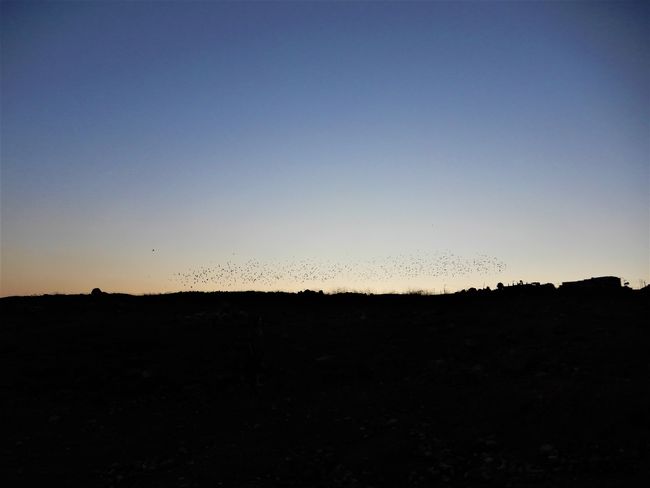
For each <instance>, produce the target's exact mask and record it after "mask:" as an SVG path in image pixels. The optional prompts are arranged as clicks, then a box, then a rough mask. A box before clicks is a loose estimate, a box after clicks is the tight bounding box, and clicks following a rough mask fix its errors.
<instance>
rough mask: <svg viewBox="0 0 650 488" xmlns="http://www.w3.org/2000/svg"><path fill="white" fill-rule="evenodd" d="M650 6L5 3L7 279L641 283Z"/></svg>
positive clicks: (645, 243) (59, 287) (33, 288)
mask: <svg viewBox="0 0 650 488" xmlns="http://www.w3.org/2000/svg"><path fill="white" fill-rule="evenodd" d="M648 18H649V17H648V8H647V7H645V6H644V5H643V3H634V2H611V3H610V2H594V3H592V2H576V3H560V2H532V3H531V2H520V3H514V2H512V3H511V2H480V3H479V2H462V3H445V2H412V3H411V2H394V3H392V2H381V3H378V2H358V3H354V2H317V3H308V2H265V3H258V2H250V3H234V2H233V3H230V2H229V3H219V2H136V3H123V2H105V3H101V2H97V3H95V2H93V3H90V2H87V3H86V2H83V3H82V2H79V3H76V2H49V3H39V2H31V3H12V2H3V3H2V21H1V22H2V26H1V27H2V87H1V88H2V93H1V97H2V98H1V103H2V127H1V136H2V147H1V156H2V168H1V169H2V173H1V176H2V181H1V184H2V234H1V241H2V290H1V293H2V294H3V295H12V294H30V293H51V292H65V293H74V292H87V291H88V290H89V289H90V288H92V287H95V286H99V287H101V288H102V289H106V290H108V291H125V292H132V293H146V292H162V291H173V290H178V289H185V287H186V284H184V283H182V282H179V281H178V280H177V279H176V278H175V276H176V274H177V273H191V272H192V270H196V269H198V268H200V267H202V266H219V265H222V264H223V263H225V262H226V261H227V260H232V259H240V260H247V259H258V260H264V261H270V260H275V261H278V262H283V263H288V262H290V261H291V260H293V259H297V258H305V259H312V260H318V261H319V262H321V261H324V260H328V262H333V261H334V262H346V263H348V262H349V263H355V262H360V260H361V261H363V260H367V259H371V258H372V259H375V258H376V259H378V260H380V261H381V260H384V261H386V260H389V259H391V257H393V256H397V255H413V256H417V255H421V254H427V253H440V252H451V253H454V254H455V255H458V256H461V258H462V259H464V260H472V259H475V257H476V256H478V255H489V256H491V257H495V258H497V259H498V260H499V261H500V262H503V263H506V264H507V267H506V268H505V270H500V271H499V272H494V273H489V274H488V275H485V274H476V273H465V274H462V275H461V276H453V277H452V276H450V275H442V276H441V275H437V276H433V275H431V274H429V275H427V274H426V273H424V274H423V275H422V276H419V277H415V278H412V279H411V278H409V279H406V278H404V277H398V278H394V279H391V278H382V280H380V281H373V280H365V281H364V279H363V278H362V277H361V276H360V275H361V274H360V273H357V275H356V276H355V277H354V279H351V278H350V277H349V276H348V277H347V278H346V277H343V276H339V277H337V278H335V279H332V280H329V281H323V282H315V283H307V284H305V283H297V282H295V281H294V282H292V280H291V279H289V278H286V277H285V278H282V279H281V280H279V281H278V282H276V283H275V284H274V285H272V286H271V288H279V289H301V288H304V287H305V286H306V285H310V286H312V287H320V288H324V289H335V288H340V287H350V288H356V289H373V290H377V291H381V290H408V289H412V288H430V289H441V288H442V287H443V286H444V287H445V288H450V289H454V288H462V287H466V286H482V285H483V283H485V284H490V285H491V286H494V284H496V282H497V281H503V282H509V281H512V280H517V281H518V280H519V279H523V280H524V281H551V282H555V283H558V282H561V281H564V280H570V279H580V278H584V277H589V276H597V275H603V274H613V275H616V276H622V277H624V278H626V279H628V280H630V281H631V283H632V284H633V285H635V286H636V285H638V283H639V280H649V279H650V276H649V275H650V270H649V267H650V257H649V249H650V227H649V226H650V218H649V217H650V216H649V209H650V196H649V192H650V190H649V188H650V179H649V164H650V162H649V161H650V160H649V155H650V151H649V143H648V134H649V133H650V132H649V129H650V127H649V123H650V88H649V87H650V76H649V75H650V70H649V65H648V49H649V47H648V46H650V43H649V42H648V41H649V40H650V39H649V35H648V25H649V24H648ZM152 249H155V250H156V251H155V252H152ZM364 262H365V261H364ZM382 262H383V261H382ZM221 285H223V283H221V284H220V283H218V282H211V283H209V284H205V285H201V286H202V288H201V289H218V288H220V287H223V286H225V285H223V286H221ZM233 287H234V288H237V287H239V288H250V287H251V284H250V283H244V282H242V283H239V284H235V285H233Z"/></svg>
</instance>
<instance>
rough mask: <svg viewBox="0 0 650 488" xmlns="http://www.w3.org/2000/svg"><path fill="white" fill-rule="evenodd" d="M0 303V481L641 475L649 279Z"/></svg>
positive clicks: (645, 444)
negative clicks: (598, 286)
mask: <svg viewBox="0 0 650 488" xmlns="http://www.w3.org/2000/svg"><path fill="white" fill-rule="evenodd" d="M505 291H506V290H499V291H494V292H490V293H481V292H479V293H473V294H457V295H445V296H411V295H409V296H365V295H346V294H341V295H331V296H328V295H319V294H316V293H302V294H297V295H291V294H262V293H239V294H228V293H213V294H199V293H194V294H190V293H186V294H175V295H160V296H140V297H133V296H128V295H108V294H103V295H99V296H42V297H23V298H5V299H2V300H0V311H1V314H2V325H1V326H0V359H1V362H0V395H1V400H2V401H1V403H0V405H1V409H2V410H1V412H0V413H1V415H2V424H3V425H2V431H3V432H4V433H3V434H2V435H1V436H0V443H1V446H2V450H1V452H0V456H1V459H2V461H1V462H0V464H1V465H2V468H1V469H2V471H1V474H0V478H2V479H5V480H8V483H7V482H5V483H3V485H4V486H12V487H13V486H20V485H27V484H30V485H32V486H80V487H94V486H106V487H109V486H115V487H122V486H124V487H167V486H174V487H191V486H210V487H219V486H223V487H275V486H277V487H282V486H289V487H304V488H307V487H371V486H374V487H420V486H422V487H425V486H432V487H433V486H441V487H488V486H489V487H554V486H562V487H610V486H611V487H619V486H620V487H636V486H650V485H647V484H646V483H647V482H648V480H650V457H649V448H650V381H649V380H650V325H648V322H646V321H647V319H648V318H649V317H650V314H649V313H648V312H649V307H648V304H649V302H650V300H649V298H650V295H649V294H648V293H647V290H645V291H632V290H627V289H621V290H620V292H618V291H616V292H609V293H607V294H602V293H601V294H599V295H595V294H582V295H579V294H567V293H562V292H561V291H558V290H551V291H544V292H541V291H540V292H539V293H524V292H522V293H516V292H512V291H511V292H509V293H505Z"/></svg>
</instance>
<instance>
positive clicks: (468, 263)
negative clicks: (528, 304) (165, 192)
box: [172, 252, 506, 290]
mask: <svg viewBox="0 0 650 488" xmlns="http://www.w3.org/2000/svg"><path fill="white" fill-rule="evenodd" d="M505 269H506V265H505V263H503V262H502V261H500V260H499V259H497V258H496V257H493V256H487V255H484V254H481V255H477V256H475V257H472V258H466V257H462V256H459V255H456V254H454V253H451V252H442V253H433V254H432V253H414V254H400V255H397V256H387V257H375V258H367V259H364V260H355V261H354V262H341V261H333V260H329V259H316V258H292V259H288V260H269V261H262V260H259V259H247V260H235V259H231V260H228V261H225V262H222V263H218V264H214V265H210V266H200V267H198V268H194V269H190V270H188V271H185V272H179V273H175V274H174V275H173V277H172V280H173V281H176V282H178V283H179V284H180V285H181V286H182V287H184V288H185V289H188V290H206V289H212V290H215V289H216V290H274V289H275V290H278V289H284V288H287V287H288V286H290V287H304V286H310V287H323V286H327V285H328V284H329V285H333V284H341V283H345V284H346V286H350V285H355V286H356V285H359V284H363V283H373V284H377V283H385V284H387V285H390V283H394V282H396V281H399V282H404V281H408V280H415V279H420V278H424V279H433V278H443V277H444V278H452V279H453V278H457V277H462V276H469V275H482V276H488V275H494V274H498V273H501V272H503V271H504V270H505Z"/></svg>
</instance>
